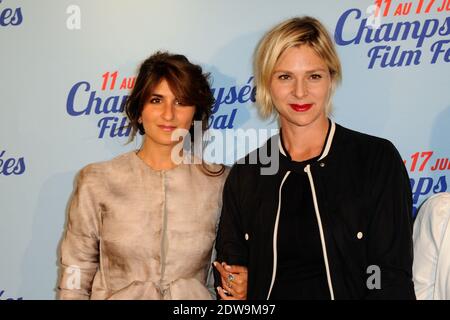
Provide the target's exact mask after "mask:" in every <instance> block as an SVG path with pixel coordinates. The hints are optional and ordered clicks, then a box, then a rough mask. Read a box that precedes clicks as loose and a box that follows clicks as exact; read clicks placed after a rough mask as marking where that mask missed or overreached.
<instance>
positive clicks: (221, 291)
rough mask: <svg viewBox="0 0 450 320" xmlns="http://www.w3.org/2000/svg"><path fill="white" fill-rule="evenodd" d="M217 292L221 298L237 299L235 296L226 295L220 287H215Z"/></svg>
mask: <svg viewBox="0 0 450 320" xmlns="http://www.w3.org/2000/svg"><path fill="white" fill-rule="evenodd" d="M217 292H218V293H219V296H220V297H221V298H222V299H223V300H237V299H236V298H234V297H233V296H227V295H226V294H225V292H224V290H223V289H222V288H221V287H217Z"/></svg>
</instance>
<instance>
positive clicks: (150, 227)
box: [58, 52, 227, 300]
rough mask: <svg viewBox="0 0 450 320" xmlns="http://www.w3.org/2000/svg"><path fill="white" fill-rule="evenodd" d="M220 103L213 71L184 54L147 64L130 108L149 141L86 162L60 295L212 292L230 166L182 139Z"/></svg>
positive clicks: (160, 56)
mask: <svg viewBox="0 0 450 320" xmlns="http://www.w3.org/2000/svg"><path fill="white" fill-rule="evenodd" d="M213 103H214V98H213V96H212V93H211V90H210V86H209V83H208V75H205V74H203V72H202V69H201V67H200V66H198V65H195V64H192V63H191V62H189V61H188V59H187V58H186V57H185V56H183V55H172V54H169V53H161V52H157V53H156V54H154V55H152V56H151V57H149V58H148V59H147V60H145V61H144V62H143V64H142V65H141V67H140V70H139V74H138V77H137V80H136V85H135V87H134V88H133V90H132V92H131V95H130V97H129V99H128V100H127V103H126V106H125V111H126V113H127V116H128V118H129V123H130V125H131V127H132V134H131V139H133V138H134V137H135V135H136V133H137V132H139V133H140V134H142V135H144V139H143V144H142V147H141V148H140V149H139V150H137V151H132V152H128V153H125V154H123V155H120V156H118V157H116V158H114V159H113V160H110V161H106V162H101V163H95V164H91V165H88V166H86V167H85V168H84V169H82V170H81V172H80V174H79V176H78V180H77V186H76V190H75V192H74V195H73V198H72V200H71V204H70V209H69V221H68V225H67V230H66V232H65V235H64V238H63V241H62V245H61V277H60V280H59V288H58V289H59V290H58V291H59V297H60V298H62V299H89V298H90V299H163V300H166V299H211V298H212V297H213V296H214V291H213V289H212V288H211V287H209V286H208V283H211V284H212V281H209V279H208V278H211V277H210V276H209V274H210V272H209V270H210V268H211V261H212V259H213V257H212V252H213V243H214V239H215V234H216V226H217V223H218V218H219V213H220V209H221V194H222V187H223V183H224V180H225V177H226V175H227V171H226V170H225V168H224V166H222V165H212V164H206V163H205V162H203V161H202V160H199V159H195V161H193V160H194V158H191V157H190V156H191V154H190V153H188V152H186V151H185V152H184V153H183V150H182V148H178V147H176V146H177V145H178V143H180V139H179V138H180V137H182V138H183V135H184V138H185V139H187V136H186V135H187V133H188V132H189V131H190V132H191V133H192V132H193V124H194V121H200V122H201V127H202V129H203V130H205V129H206V127H207V121H208V118H209V116H210V114H211V107H212V105H213ZM180 132H181V134H180ZM180 160H182V161H181V162H180Z"/></svg>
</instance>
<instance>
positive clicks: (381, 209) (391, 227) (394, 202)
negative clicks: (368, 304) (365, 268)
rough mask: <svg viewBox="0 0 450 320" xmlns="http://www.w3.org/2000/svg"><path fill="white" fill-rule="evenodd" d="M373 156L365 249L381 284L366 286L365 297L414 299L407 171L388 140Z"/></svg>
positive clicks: (410, 205)
mask: <svg viewBox="0 0 450 320" xmlns="http://www.w3.org/2000/svg"><path fill="white" fill-rule="evenodd" d="M373 160H374V163H375V165H374V167H373V170H372V173H373V175H372V177H373V179H372V183H373V185H372V192H373V194H372V195H373V205H374V211H373V216H372V217H371V221H370V224H369V230H368V231H369V232H368V237H369V238H368V247H367V250H368V263H369V266H370V265H375V266H378V267H379V270H380V275H381V279H380V280H381V281H380V283H381V287H380V288H379V289H371V290H368V295H367V297H366V298H367V299H415V293H414V284H413V282H412V262H413V242H412V194H411V186H410V181H409V178H408V173H407V171H406V168H405V166H404V164H403V161H402V159H401V157H400V154H399V153H398V151H397V149H396V148H395V147H394V145H393V144H392V143H390V142H388V141H387V142H386V143H385V144H383V146H382V150H381V152H380V153H379V156H377V157H376V159H373ZM370 276H371V274H369V275H368V277H370Z"/></svg>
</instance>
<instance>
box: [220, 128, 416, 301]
mask: <svg viewBox="0 0 450 320" xmlns="http://www.w3.org/2000/svg"><path fill="white" fill-rule="evenodd" d="M274 143H275V144H277V146H278V147H277V148H275V150H276V152H277V155H279V153H280V152H281V153H284V150H283V147H282V145H281V143H280V137H279V136H278V135H276V136H273V137H272V138H270V139H269V140H268V141H267V145H266V146H264V147H263V148H265V149H264V150H269V153H270V150H271V149H273V148H271V146H272V144H274ZM254 152H255V153H256V154H253V155H252V154H249V155H247V157H246V158H245V161H243V164H235V165H234V166H233V168H232V169H231V171H230V174H229V176H228V178H227V181H226V183H225V186H224V192H223V207H222V214H221V219H220V223H219V229H218V233H217V239H216V250H217V260H218V261H226V262H227V263H228V264H237V265H245V266H247V267H248V272H249V273H248V292H247V297H248V299H258V300H261V299H270V292H271V290H272V286H273V283H274V281H275V278H276V272H277V243H276V241H277V231H278V230H277V226H278V217H279V213H280V210H281V207H282V205H283V204H282V203H280V199H281V195H282V192H283V183H284V181H285V180H286V178H287V177H288V175H289V174H290V170H289V169H290V168H289V167H290V165H289V160H286V158H285V157H279V158H278V160H279V161H280V163H279V169H278V172H277V173H276V174H274V175H262V174H261V169H262V168H264V167H265V166H268V165H263V164H262V163H266V162H265V161H261V159H260V158H259V154H260V153H259V150H256V151H254ZM252 156H256V158H257V159H258V161H257V163H256V164H250V159H251V158H252ZM269 156H270V155H269ZM305 172H306V173H307V174H308V178H309V182H310V187H311V193H312V196H313V202H314V204H315V213H316V218H317V226H318V228H319V232H320V235H321V246H322V252H323V255H324V263H325V268H326V271H327V281H328V287H329V290H330V296H331V298H332V299H414V298H415V294H414V285H413V282H412V260H413V247H412V195H411V188H410V183H409V178H408V174H407V172H406V168H405V166H404V164H403V161H402V159H401V157H400V155H399V153H398V151H397V150H396V148H395V147H394V146H393V144H392V143H391V142H389V141H388V140H385V139H381V138H377V137H373V136H369V135H366V134H362V133H359V132H356V131H352V130H349V129H346V128H344V127H342V126H340V125H337V124H335V123H334V122H330V129H329V132H328V135H327V138H326V142H325V147H324V150H323V152H322V155H321V156H320V157H319V159H318V161H317V162H315V163H313V164H311V165H308V166H306V168H305ZM378 270H379V271H380V272H379V273H378ZM215 278H216V285H219V284H220V282H219V279H220V277H219V275H218V273H216V274H215Z"/></svg>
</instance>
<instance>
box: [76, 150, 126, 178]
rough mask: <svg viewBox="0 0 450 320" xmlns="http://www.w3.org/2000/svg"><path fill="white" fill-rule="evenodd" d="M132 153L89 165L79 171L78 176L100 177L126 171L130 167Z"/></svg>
mask: <svg viewBox="0 0 450 320" xmlns="http://www.w3.org/2000/svg"><path fill="white" fill-rule="evenodd" d="M133 153H134V151H130V152H127V153H123V154H120V155H118V156H116V157H114V158H112V159H109V160H104V161H99V162H94V163H90V164H88V165H86V166H84V167H83V168H82V169H81V170H80V175H82V176H84V177H91V178H95V177H102V178H104V177H105V176H108V175H110V174H111V173H113V172H115V173H118V172H120V171H126V170H127V168H128V167H129V166H130V162H131V161H130V160H132V157H133Z"/></svg>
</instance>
